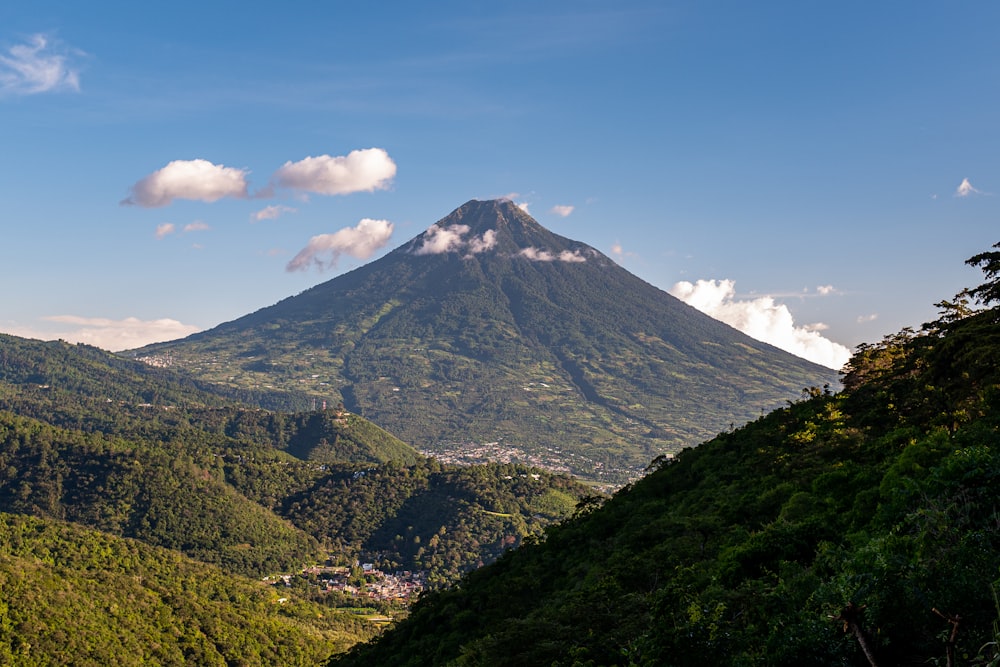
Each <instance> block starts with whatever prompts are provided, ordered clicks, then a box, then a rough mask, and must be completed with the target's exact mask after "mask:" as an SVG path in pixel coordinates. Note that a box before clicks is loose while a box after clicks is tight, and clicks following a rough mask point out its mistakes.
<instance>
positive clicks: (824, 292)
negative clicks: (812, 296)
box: [816, 285, 837, 296]
mask: <svg viewBox="0 0 1000 667" xmlns="http://www.w3.org/2000/svg"><path fill="white" fill-rule="evenodd" d="M816 292H817V293H818V294H819V295H820V296H830V295H831V294H836V293H837V290H836V289H835V288H834V286H833V285H820V286H819V287H817V288H816Z"/></svg>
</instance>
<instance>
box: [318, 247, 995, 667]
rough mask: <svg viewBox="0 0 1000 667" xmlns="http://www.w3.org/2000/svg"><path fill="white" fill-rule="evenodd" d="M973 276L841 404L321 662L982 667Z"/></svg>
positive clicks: (985, 644) (981, 376) (720, 440)
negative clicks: (968, 284) (376, 637)
mask: <svg viewBox="0 0 1000 667" xmlns="http://www.w3.org/2000/svg"><path fill="white" fill-rule="evenodd" d="M996 247H997V248H1000V244H998V246H996ZM970 263H971V264H973V265H976V266H980V267H982V268H983V269H984V270H985V273H986V275H987V278H988V281H989V282H987V283H986V284H984V285H982V286H980V287H977V288H975V289H972V290H969V291H966V292H964V293H963V294H961V295H959V297H958V298H957V299H956V300H955V301H953V302H942V303H941V304H939V306H940V307H941V309H942V314H941V317H940V319H939V320H937V321H935V322H932V323H929V324H927V325H925V326H924V327H923V328H922V329H921V330H920V331H912V330H904V331H902V332H900V333H899V334H898V335H894V336H890V337H887V338H886V339H885V340H883V341H882V342H880V343H877V344H873V345H866V346H862V347H861V348H860V349H859V351H858V353H857V354H856V355H855V356H854V358H853V359H852V361H851V362H850V364H849V366H848V369H847V373H846V375H845V377H844V386H845V389H844V391H842V392H840V393H838V394H830V393H825V392H823V391H822V390H815V391H813V392H812V393H811V395H810V396H807V397H804V398H803V400H801V401H799V402H795V403H790V404H788V405H787V406H786V407H784V408H782V409H779V410H776V411H773V412H771V413H770V414H768V415H766V416H764V417H761V418H760V419H758V420H756V421H754V422H753V423H750V424H748V425H746V426H744V427H742V428H738V429H735V430H733V431H731V432H726V433H722V434H720V435H718V436H717V437H716V438H714V439H713V440H711V441H709V442H707V443H705V444H702V445H701V446H699V447H697V448H695V449H688V450H685V451H683V452H682V453H681V454H680V455H679V456H677V457H676V458H675V459H673V460H659V461H657V462H656V466H655V467H656V469H655V470H653V471H652V472H651V473H650V474H649V475H648V476H646V477H645V478H643V479H642V480H640V481H638V482H636V483H635V484H633V485H631V486H630V487H628V488H625V489H623V490H621V491H620V492H619V493H617V494H616V495H615V496H614V497H613V498H611V499H610V500H608V501H607V502H606V503H604V504H603V505H602V506H600V507H597V505H598V503H583V504H581V505H580V508H579V512H578V515H577V516H576V517H575V518H574V519H573V520H570V521H566V522H564V523H561V524H559V525H556V526H553V527H550V528H549V529H547V530H546V531H545V536H544V538H543V539H540V540H539V541H538V542H537V543H534V544H528V545H526V546H524V547H522V548H520V549H518V550H516V551H513V552H510V553H508V554H506V555H504V556H503V557H502V558H501V559H500V560H499V561H498V562H496V563H495V564H493V565H490V566H487V567H484V568H482V569H480V570H477V571H475V572H473V573H471V574H470V575H468V576H467V577H465V578H464V579H463V580H462V581H461V583H460V585H459V586H456V587H453V588H450V589H447V590H443V591H440V592H437V593H435V594H432V595H429V596H426V597H425V598H423V599H422V600H421V601H420V603H419V604H418V605H417V606H416V607H415V608H414V609H413V611H412V614H411V615H410V616H409V618H408V619H406V620H404V621H402V622H400V623H399V624H398V625H397V626H396V627H395V628H393V629H392V630H391V631H390V632H388V633H387V634H385V635H384V636H382V637H381V638H380V639H379V640H378V641H376V642H374V643H373V644H370V645H364V646H358V647H355V649H353V650H352V651H351V652H350V654H349V655H347V656H341V657H339V658H337V659H334V660H333V661H332V662H331V664H336V665H343V666H349V665H375V664H377V665H383V666H393V665H490V666H491V667H496V666H503V665H511V666H513V665H517V666H519V667H523V666H526V665H547V666H570V665H623V666H625V665H704V664H725V665H788V666H799V665H927V664H938V665H944V664H948V665H952V664H972V665H987V664H988V665H996V664H997V662H998V660H1000V650H998V641H1000V629H998V628H1000V604H998V602H997V594H998V592H1000V569H998V567H1000V521H998V516H1000V495H998V488H1000V486H998V482H1000V447H998V444H997V443H998V436H1000V252H988V253H983V254H982V255H977V256H976V257H974V258H972V259H970ZM972 299H980V300H981V301H982V302H983V304H984V306H986V308H983V309H973V308H971V307H970V303H971V300H972ZM959 660H961V661H962V662H961V663H959V662H957V661H959Z"/></svg>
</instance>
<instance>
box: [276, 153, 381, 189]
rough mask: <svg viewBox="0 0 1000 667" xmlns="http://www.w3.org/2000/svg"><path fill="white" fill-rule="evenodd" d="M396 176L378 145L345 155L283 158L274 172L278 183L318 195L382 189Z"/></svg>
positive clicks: (281, 185)
mask: <svg viewBox="0 0 1000 667" xmlns="http://www.w3.org/2000/svg"><path fill="white" fill-rule="evenodd" d="M395 176H396V163H395V162H393V161H392V158H390V157H389V154H388V153H387V152H385V151H384V150H382V149H381V148H366V149H363V150H356V151H351V152H350V153H348V154H347V155H346V156H338V157H331V156H329V155H320V156H318V157H307V158H305V159H303V160H299V161H298V162H286V163H285V164H284V166H282V167H281V168H280V169H278V170H277V171H276V172H274V176H272V178H271V182H272V183H273V184H275V185H277V186H278V187H282V188H289V189H291V190H297V191H300V192H307V193H313V194H320V195H346V194H351V193H353V192H372V191H374V190H385V189H387V188H388V187H389V186H390V185H391V183H392V179H393V178H394V177H395Z"/></svg>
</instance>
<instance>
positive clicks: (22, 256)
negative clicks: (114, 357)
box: [0, 0, 1000, 366]
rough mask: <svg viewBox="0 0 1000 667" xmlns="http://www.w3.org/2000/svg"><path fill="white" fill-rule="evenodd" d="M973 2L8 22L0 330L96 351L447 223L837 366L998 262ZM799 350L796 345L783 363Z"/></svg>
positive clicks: (0, 35) (999, 81) (219, 311)
mask: <svg viewBox="0 0 1000 667" xmlns="http://www.w3.org/2000/svg"><path fill="white" fill-rule="evenodd" d="M998 19H1000V5H997V4H996V3H992V2H985V1H981V2H977V1H972V2H964V3H941V2H921V1H910V2H882V3H870V2H865V3H861V2H809V1H802V0H797V1H795V2H770V3H747V2H736V1H733V2H711V1H698V2H695V1H683V2H671V1H669V0H656V1H648V2H646V1H629V0H619V1H616V2H588V1H586V0H582V1H581V0H576V1H573V2H559V1H553V2H537V1H536V2H502V3H498V2H491V3H487V2H469V1H463V2H430V3H412V2H382V3H336V2H326V3H319V2H296V1H291V2H285V3H282V4H280V5H277V4H271V3H268V4H264V3H247V2H242V3H235V2H214V3H194V2H186V1H178V2H173V3H169V4H163V3H161V4H158V5H155V6H153V5H148V4H144V3H134V2H128V3H125V2H121V3H119V2H97V3H79V2H75V1H73V2H47V1H45V0H40V1H38V2H32V3H5V4H3V5H0V201H2V202H3V247H4V250H5V252H4V253H3V255H4V259H3V261H2V262H0V279H2V281H3V285H4V286H5V289H4V297H3V311H2V313H0V331H4V332H8V333H14V334H18V335H23V336H29V337H38V338H64V339H66V340H71V341H83V342H88V343H92V344H96V345H100V346H102V347H106V348H108V349H124V348H129V347H136V346H138V345H141V344H144V343H146V342H151V341H153V340H163V339H171V338H176V337H180V336H181V335H184V334H187V333H190V332H193V331H196V330H200V329H205V328H209V327H212V326H214V325H216V324H219V323H221V322H224V321H228V320H231V319H234V318H236V317H239V316H241V315H244V314H246V313H249V312H252V311H254V310H257V309H258V308H261V307H264V306H268V305H270V304H272V303H275V302H276V301H278V300H280V299H282V298H284V297H286V296H290V295H293V294H297V293H299V292H301V291H302V290H304V289H306V288H308V287H310V286H312V285H314V284H317V283H319V282H323V281H325V280H328V279H330V278H332V277H334V276H336V275H338V274H340V273H343V272H345V271H349V270H351V269H353V268H356V267H357V266H360V265H362V264H364V263H366V262H368V261H371V260H373V259H375V258H377V257H379V256H381V255H382V254H384V253H386V252H388V251H389V250H391V249H393V248H395V247H397V246H399V245H401V244H403V243H404V242H406V241H407V240H409V239H410V238H412V237H413V236H415V235H416V234H419V233H420V232H422V231H424V230H425V229H427V228H428V227H429V226H430V225H431V224H432V223H434V222H435V221H437V220H439V219H441V218H443V217H444V216H446V215H447V214H448V213H450V212H451V211H452V210H453V209H454V208H456V207H458V206H459V205H461V204H462V203H464V202H466V201H468V200H469V199H487V198H493V197H503V196H507V197H510V198H511V199H513V200H514V201H515V202H517V203H519V204H521V205H522V206H524V207H525V208H527V210H528V211H529V212H530V213H531V214H532V215H533V216H534V217H535V218H536V219H537V220H538V221H539V222H540V223H542V224H543V225H545V226H546V227H548V228H549V229H551V230H552V231H554V232H556V233H559V234H562V235H564V236H568V237H570V238H574V239H577V240H580V241H583V242H585V243H588V244H590V245H592V246H594V247H595V248H597V249H598V250H600V251H602V252H604V253H605V254H607V255H609V256H611V257H612V258H614V259H616V260H617V261H618V262H619V263H621V264H622V265H623V266H624V267H625V268H627V269H629V270H630V271H632V272H633V273H635V274H637V275H638V276H640V277H641V278H643V279H645V280H647V281H648V282H650V283H652V284H654V285H656V286H658V287H660V288H662V289H664V290H666V291H671V292H672V293H674V294H676V295H678V296H683V297H684V298H685V299H688V300H689V301H691V302H692V303H693V304H695V305H697V306H698V307H700V308H702V309H704V310H706V312H710V313H712V314H714V315H715V316H717V317H720V318H722V319H727V318H728V320H729V321H731V322H732V323H734V324H735V325H737V326H739V327H741V328H744V329H747V330H750V329H751V328H753V329H754V330H755V331H757V333H758V335H759V336H760V337H766V336H771V337H772V339H773V340H774V341H778V343H781V344H783V345H786V346H788V347H790V348H792V349H799V351H800V353H802V354H803V355H807V354H813V358H815V359H816V360H819V361H821V362H823V363H827V364H828V365H834V366H835V365H837V364H838V363H839V362H840V360H842V359H843V356H844V355H845V354H846V353H847V350H849V349H852V348H853V347H854V346H856V345H857V344H859V343H862V342H873V341H877V340H879V339H881V337H882V336H883V335H885V334H888V333H892V332H895V331H898V330H899V329H900V328H902V327H904V326H919V325H920V324H921V323H922V322H925V321H928V320H930V319H933V318H934V317H935V315H936V309H935V308H934V306H933V304H934V303H935V302H937V301H940V300H941V299H946V298H950V297H952V296H953V295H954V294H955V293H956V292H958V291H959V290H960V289H962V288H963V287H967V286H973V285H976V284H979V282H981V277H982V276H981V275H980V274H979V272H978V271H977V270H975V269H973V268H971V267H967V266H965V265H964V260H965V259H966V258H968V257H969V256H971V255H973V254H975V253H978V252H981V251H984V250H986V249H988V248H989V247H990V246H991V245H992V244H993V243H995V242H997V241H1000V225H998V224H997V212H998V204H1000V200H998V197H1000V160H998V156H1000V150H998V148H1000V130H998V123H1000V115H998V109H1000V94H998V90H1000V40H998V39H997V38H996V32H997V26H998V25H1000V21H998ZM796 346H799V347H798V348H796Z"/></svg>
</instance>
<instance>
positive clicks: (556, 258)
mask: <svg viewBox="0 0 1000 667" xmlns="http://www.w3.org/2000/svg"><path fill="white" fill-rule="evenodd" d="M517 254H518V255H520V256H521V257H525V258H527V259H530V260H531V261H532V262H586V261H587V258H586V257H584V256H583V253H581V252H580V251H579V250H563V251H562V252H559V253H552V252H549V251H548V250H541V249H539V248H522V249H521V251H520V252H518V253H517Z"/></svg>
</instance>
